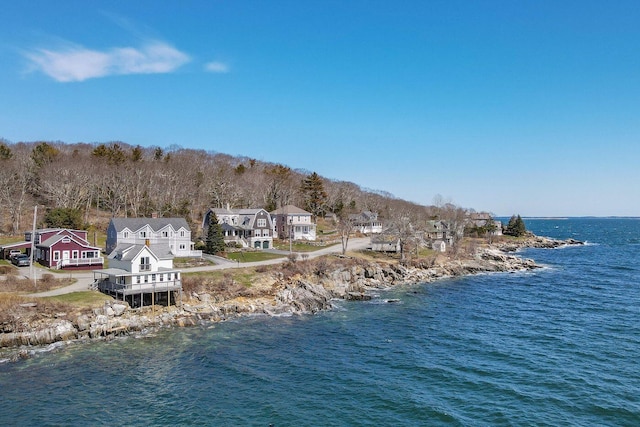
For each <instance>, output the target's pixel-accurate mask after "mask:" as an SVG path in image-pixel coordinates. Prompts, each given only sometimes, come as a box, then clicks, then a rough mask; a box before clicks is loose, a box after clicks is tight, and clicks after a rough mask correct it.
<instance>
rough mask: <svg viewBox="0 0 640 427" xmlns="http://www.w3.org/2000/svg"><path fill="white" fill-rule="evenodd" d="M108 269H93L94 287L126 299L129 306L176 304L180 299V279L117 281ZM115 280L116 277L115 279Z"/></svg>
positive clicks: (116, 297) (118, 298)
mask: <svg viewBox="0 0 640 427" xmlns="http://www.w3.org/2000/svg"><path fill="white" fill-rule="evenodd" d="M112 274H113V273H111V272H109V270H101V271H99V272H98V271H94V278H95V285H94V286H95V288H97V289H98V290H99V291H100V292H102V293H105V294H107V295H111V296H112V297H114V298H115V299H116V300H121V301H126V302H127V303H128V304H129V306H130V307H132V308H139V307H145V306H152V305H165V306H169V305H172V304H173V305H177V304H178V301H180V303H181V301H182V281H181V280H167V281H163V282H155V283H117V282H116V281H113V280H112V279H113V277H114V276H113V275H112ZM116 280H117V279H116Z"/></svg>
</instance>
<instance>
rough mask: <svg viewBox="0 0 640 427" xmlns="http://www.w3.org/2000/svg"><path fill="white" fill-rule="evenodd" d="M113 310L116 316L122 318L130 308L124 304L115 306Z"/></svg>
mask: <svg viewBox="0 0 640 427" xmlns="http://www.w3.org/2000/svg"><path fill="white" fill-rule="evenodd" d="M111 308H112V309H113V314H114V315H115V316H122V315H123V314H124V312H125V310H126V309H127V308H128V307H127V306H126V305H124V304H113V305H112V306H111Z"/></svg>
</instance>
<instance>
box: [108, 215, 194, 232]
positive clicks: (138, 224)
mask: <svg viewBox="0 0 640 427" xmlns="http://www.w3.org/2000/svg"><path fill="white" fill-rule="evenodd" d="M111 223H112V224H113V226H114V227H115V229H116V231H117V232H120V231H122V230H124V229H125V228H128V229H129V230H131V231H133V232H135V231H138V230H140V229H141V228H144V227H145V226H147V225H148V226H149V227H151V229H152V230H153V231H159V230H162V229H163V228H165V227H166V226H168V225H171V226H172V227H173V229H174V230H179V229H180V228H184V229H186V230H189V224H187V220H185V219H184V218H111Z"/></svg>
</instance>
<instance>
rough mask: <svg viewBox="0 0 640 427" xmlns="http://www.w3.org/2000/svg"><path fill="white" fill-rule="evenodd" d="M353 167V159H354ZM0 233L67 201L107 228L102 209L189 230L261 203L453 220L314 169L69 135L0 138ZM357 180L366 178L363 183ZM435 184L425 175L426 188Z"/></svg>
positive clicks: (87, 221)
mask: <svg viewBox="0 0 640 427" xmlns="http://www.w3.org/2000/svg"><path fill="white" fill-rule="evenodd" d="M353 167H362V166H361V165H358V164H357V163H356V161H354V165H353ZM0 180H1V182H2V185H0V232H2V233H11V234H18V233H21V232H23V231H24V230H25V229H30V228H31V219H32V212H33V207H34V205H36V204H37V205H38V206H39V215H38V226H46V225H47V224H46V223H45V222H44V218H45V215H46V213H47V212H50V211H51V210H52V209H55V208H65V209H73V210H76V211H77V212H79V215H81V217H82V220H83V223H84V226H86V227H94V228H98V229H102V228H106V223H107V222H108V220H109V218H111V217H149V216H151V215H152V214H157V215H158V216H181V217H185V218H186V219H187V221H189V223H190V224H191V226H192V229H193V231H194V233H196V235H197V233H199V231H200V223H201V221H202V217H203V215H204V213H205V212H206V210H207V209H208V208H210V207H225V206H227V205H229V206H230V207H234V208H265V209H266V210H268V211H271V210H274V209H276V208H278V207H280V206H284V205H288V204H293V205H296V206H299V207H302V208H304V209H306V210H308V211H310V212H312V213H314V214H315V215H317V216H324V215H326V214H335V216H336V217H337V218H340V217H344V216H345V215H347V214H349V213H356V212H361V211H363V210H370V211H373V212H377V213H379V215H380V217H381V218H382V219H383V220H385V221H391V220H393V219H394V218H402V219H403V221H405V222H406V221H407V219H411V223H412V224H414V225H416V224H418V223H419V222H420V221H422V220H427V219H431V218H438V217H439V218H443V219H444V218H446V217H448V218H451V219H453V218H455V217H460V215H462V213H463V212H462V210H461V209H459V208H457V207H455V206H453V205H452V204H450V203H448V204H447V203H442V204H440V203H438V206H420V205H417V204H415V203H411V202H408V201H404V200H399V199H397V198H395V197H394V196H393V195H391V194H389V193H386V192H384V191H374V190H369V189H366V188H363V187H361V186H360V185H357V184H354V183H351V182H344V181H336V180H331V179H327V178H324V177H321V176H319V175H318V174H316V173H314V172H309V171H304V170H298V169H293V168H292V167H290V166H286V165H281V164H274V163H268V162H263V161H260V160H256V159H252V158H249V157H234V156H230V155H227V154H222V153H216V152H213V151H204V150H193V149H186V148H181V147H169V148H160V147H151V148H144V147H140V146H131V145H129V144H126V143H123V142H109V143H94V144H88V143H75V144H67V143H62V142H29V143H25V142H18V143H12V142H9V141H6V140H0ZM365 184H366V183H365ZM436 186H437V183H425V188H427V187H432V188H431V189H429V190H426V189H425V192H427V193H428V194H434V193H436V192H437V189H436V188H434V187H436Z"/></svg>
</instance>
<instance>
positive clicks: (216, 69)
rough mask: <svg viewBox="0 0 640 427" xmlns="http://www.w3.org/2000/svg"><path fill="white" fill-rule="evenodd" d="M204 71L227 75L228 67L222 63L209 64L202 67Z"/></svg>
mask: <svg viewBox="0 0 640 427" xmlns="http://www.w3.org/2000/svg"><path fill="white" fill-rule="evenodd" d="M204 69H205V70H207V71H209V72H211V73H228V72H229V66H228V65H227V64H225V63H224V62H209V63H208V64H206V65H205V66H204Z"/></svg>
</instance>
